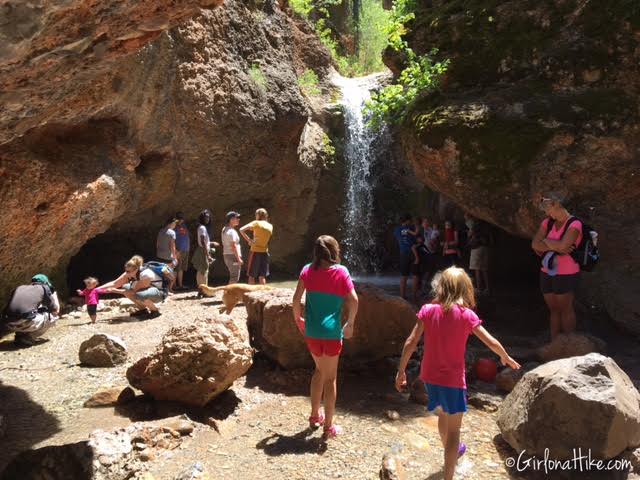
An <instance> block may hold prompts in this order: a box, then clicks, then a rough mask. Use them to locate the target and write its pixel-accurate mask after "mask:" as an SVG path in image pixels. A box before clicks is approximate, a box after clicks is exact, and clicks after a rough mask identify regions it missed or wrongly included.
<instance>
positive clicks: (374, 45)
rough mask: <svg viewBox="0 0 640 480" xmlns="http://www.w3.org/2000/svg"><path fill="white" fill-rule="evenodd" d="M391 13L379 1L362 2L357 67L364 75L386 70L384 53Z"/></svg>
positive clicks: (364, 0)
mask: <svg viewBox="0 0 640 480" xmlns="http://www.w3.org/2000/svg"><path fill="white" fill-rule="evenodd" d="M390 18H391V13H390V12H388V11H387V10H385V9H384V8H382V3H381V2H380V1H379V0H362V5H361V8H360V18H359V19H358V25H359V30H358V46H357V47H358V49H357V52H358V54H357V59H356V60H357V61H356V62H355V63H356V65H357V66H358V67H359V68H360V69H361V72H359V73H362V74H367V73H372V72H379V71H381V70H383V69H384V63H382V52H383V51H384V49H385V48H386V47H387V28H388V25H389V22H390Z"/></svg>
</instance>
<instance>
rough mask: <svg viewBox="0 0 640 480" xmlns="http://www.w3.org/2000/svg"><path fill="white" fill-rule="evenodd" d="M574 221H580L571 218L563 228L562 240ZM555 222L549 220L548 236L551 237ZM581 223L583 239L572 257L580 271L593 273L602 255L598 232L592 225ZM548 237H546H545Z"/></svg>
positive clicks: (572, 253)
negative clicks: (599, 250) (599, 248)
mask: <svg viewBox="0 0 640 480" xmlns="http://www.w3.org/2000/svg"><path fill="white" fill-rule="evenodd" d="M574 220H580V219H579V218H577V217H569V219H568V220H567V221H566V222H565V224H564V227H563V228H562V233H561V234H560V239H562V238H563V237H564V234H565V233H567V230H568V229H569V225H571V223H572V222H573V221H574ZM553 222H554V220H553V219H552V218H551V217H549V218H548V219H547V235H549V232H550V231H551V229H552V228H553ZM580 222H581V223H582V239H581V240H580V243H578V244H577V245H576V247H575V249H574V250H573V251H572V252H571V253H570V255H571V258H573V259H574V260H575V261H576V263H577V264H578V265H580V270H582V271H585V272H591V271H593V270H594V269H595V268H596V265H597V264H598V260H600V253H599V252H598V232H596V231H595V230H594V229H593V227H591V225H588V224H586V223H584V222H583V221H582V220H580ZM547 235H545V237H546V236H547Z"/></svg>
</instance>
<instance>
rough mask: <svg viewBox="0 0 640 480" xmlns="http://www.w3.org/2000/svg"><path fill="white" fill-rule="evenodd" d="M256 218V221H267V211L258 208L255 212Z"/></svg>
mask: <svg viewBox="0 0 640 480" xmlns="http://www.w3.org/2000/svg"><path fill="white" fill-rule="evenodd" d="M256 218H257V219H258V220H268V219H269V214H268V213H267V211H266V210H265V209H264V208H259V209H257V210H256Z"/></svg>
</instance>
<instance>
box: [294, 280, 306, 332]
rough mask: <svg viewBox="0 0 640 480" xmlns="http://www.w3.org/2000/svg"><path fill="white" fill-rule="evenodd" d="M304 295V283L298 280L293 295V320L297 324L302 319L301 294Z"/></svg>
mask: <svg viewBox="0 0 640 480" xmlns="http://www.w3.org/2000/svg"><path fill="white" fill-rule="evenodd" d="M303 293H304V283H303V282H302V280H298V285H296V291H295V293H294V294H293V305H292V306H293V319H294V320H295V321H296V322H297V321H298V320H299V319H300V318H302V294H303Z"/></svg>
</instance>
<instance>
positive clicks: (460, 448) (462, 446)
mask: <svg viewBox="0 0 640 480" xmlns="http://www.w3.org/2000/svg"><path fill="white" fill-rule="evenodd" d="M466 451H467V446H466V445H465V444H464V443H460V445H458V458H460V457H461V456H463V455H464V452H466Z"/></svg>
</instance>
